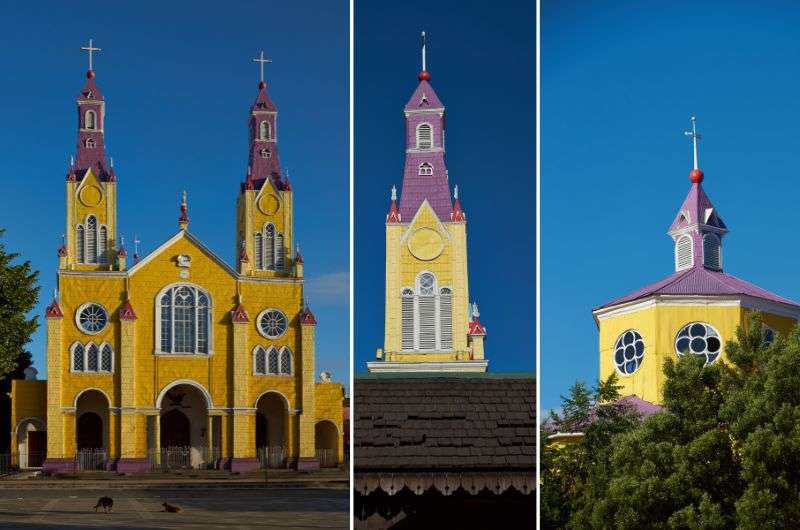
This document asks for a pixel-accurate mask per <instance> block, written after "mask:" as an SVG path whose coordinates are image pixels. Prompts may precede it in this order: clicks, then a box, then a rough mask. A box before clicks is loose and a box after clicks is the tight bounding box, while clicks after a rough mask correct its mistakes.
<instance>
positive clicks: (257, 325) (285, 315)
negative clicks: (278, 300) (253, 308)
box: [256, 307, 291, 340]
mask: <svg viewBox="0 0 800 530" xmlns="http://www.w3.org/2000/svg"><path fill="white" fill-rule="evenodd" d="M269 311H277V312H278V313H280V314H281V315H283V318H285V319H286V329H284V330H283V333H281V334H280V335H276V336H274V337H270V336H269V335H267V334H266V333H264V330H263V329H261V319H262V318H263V317H264V315H265V314H267V313H268V312H269ZM290 323H291V320H290V319H289V315H287V314H286V312H285V311H282V310H280V309H278V308H277V307H267V308H265V309H264V310H263V311H261V312H260V313H259V314H258V316H257V317H256V330H257V331H258V334H259V335H261V336H262V337H264V338H265V339H268V340H278V339H280V338H281V337H283V336H284V335H286V332H287V331H289V326H290Z"/></svg>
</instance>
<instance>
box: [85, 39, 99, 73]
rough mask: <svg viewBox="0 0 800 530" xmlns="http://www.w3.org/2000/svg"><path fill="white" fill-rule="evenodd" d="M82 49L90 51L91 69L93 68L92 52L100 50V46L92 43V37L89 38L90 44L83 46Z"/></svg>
mask: <svg viewBox="0 0 800 530" xmlns="http://www.w3.org/2000/svg"><path fill="white" fill-rule="evenodd" d="M81 50H83V51H87V52H89V70H91V69H92V52H99V51H100V48H95V47H94V46H93V45H92V39H89V45H88V46H81Z"/></svg>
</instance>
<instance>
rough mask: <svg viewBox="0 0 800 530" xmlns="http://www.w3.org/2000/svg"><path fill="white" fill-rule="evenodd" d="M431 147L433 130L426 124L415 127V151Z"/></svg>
mask: <svg viewBox="0 0 800 530" xmlns="http://www.w3.org/2000/svg"><path fill="white" fill-rule="evenodd" d="M431 147H433V129H432V128H431V126H430V125H428V124H427V123H423V124H422V125H420V126H419V127H417V149H430V148H431Z"/></svg>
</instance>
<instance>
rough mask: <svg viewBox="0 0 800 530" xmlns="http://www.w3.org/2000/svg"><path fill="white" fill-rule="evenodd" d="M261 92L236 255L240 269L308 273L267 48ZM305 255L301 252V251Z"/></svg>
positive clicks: (239, 206)
mask: <svg viewBox="0 0 800 530" xmlns="http://www.w3.org/2000/svg"><path fill="white" fill-rule="evenodd" d="M253 61H254V62H257V63H259V67H260V72H261V79H260V81H259V83H258V94H257V96H256V100H255V102H254V103H253V105H252V106H251V107H250V116H249V118H248V131H249V158H248V166H247V172H246V174H245V180H244V182H243V183H242V184H241V186H240V188H241V189H240V193H239V198H238V200H237V203H236V212H237V219H236V255H237V256H238V262H239V267H238V268H239V272H240V273H241V274H244V275H248V276H265V277H270V276H273V277H274V276H277V277H288V276H302V258H300V261H299V264H300V265H299V266H298V264H297V263H296V262H297V261H298V260H297V259H292V250H291V249H292V244H293V233H292V229H293V211H292V206H293V202H292V201H293V193H292V186H291V184H290V182H289V174H288V171H287V172H286V173H285V174H284V175H281V166H280V159H279V157H278V129H277V124H278V109H277V108H276V107H275V104H274V103H273V102H272V100H271V99H270V97H269V95H268V94H267V84H266V82H265V81H264V65H265V64H268V63H271V62H272V61H271V60H270V59H267V58H265V57H264V52H263V51H262V52H261V54H260V55H259V57H257V58H255V59H253ZM297 256H299V254H298V255H297Z"/></svg>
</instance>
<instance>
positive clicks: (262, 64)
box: [253, 50, 272, 81]
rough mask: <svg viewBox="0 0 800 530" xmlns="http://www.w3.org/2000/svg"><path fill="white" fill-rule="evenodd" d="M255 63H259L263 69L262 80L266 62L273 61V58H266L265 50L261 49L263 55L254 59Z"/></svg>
mask: <svg viewBox="0 0 800 530" xmlns="http://www.w3.org/2000/svg"><path fill="white" fill-rule="evenodd" d="M253 62H254V63H259V67H260V69H261V81H263V80H264V65H265V64H266V63H271V62H272V59H265V58H264V50H261V55H260V56H259V57H257V58H256V59H253Z"/></svg>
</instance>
